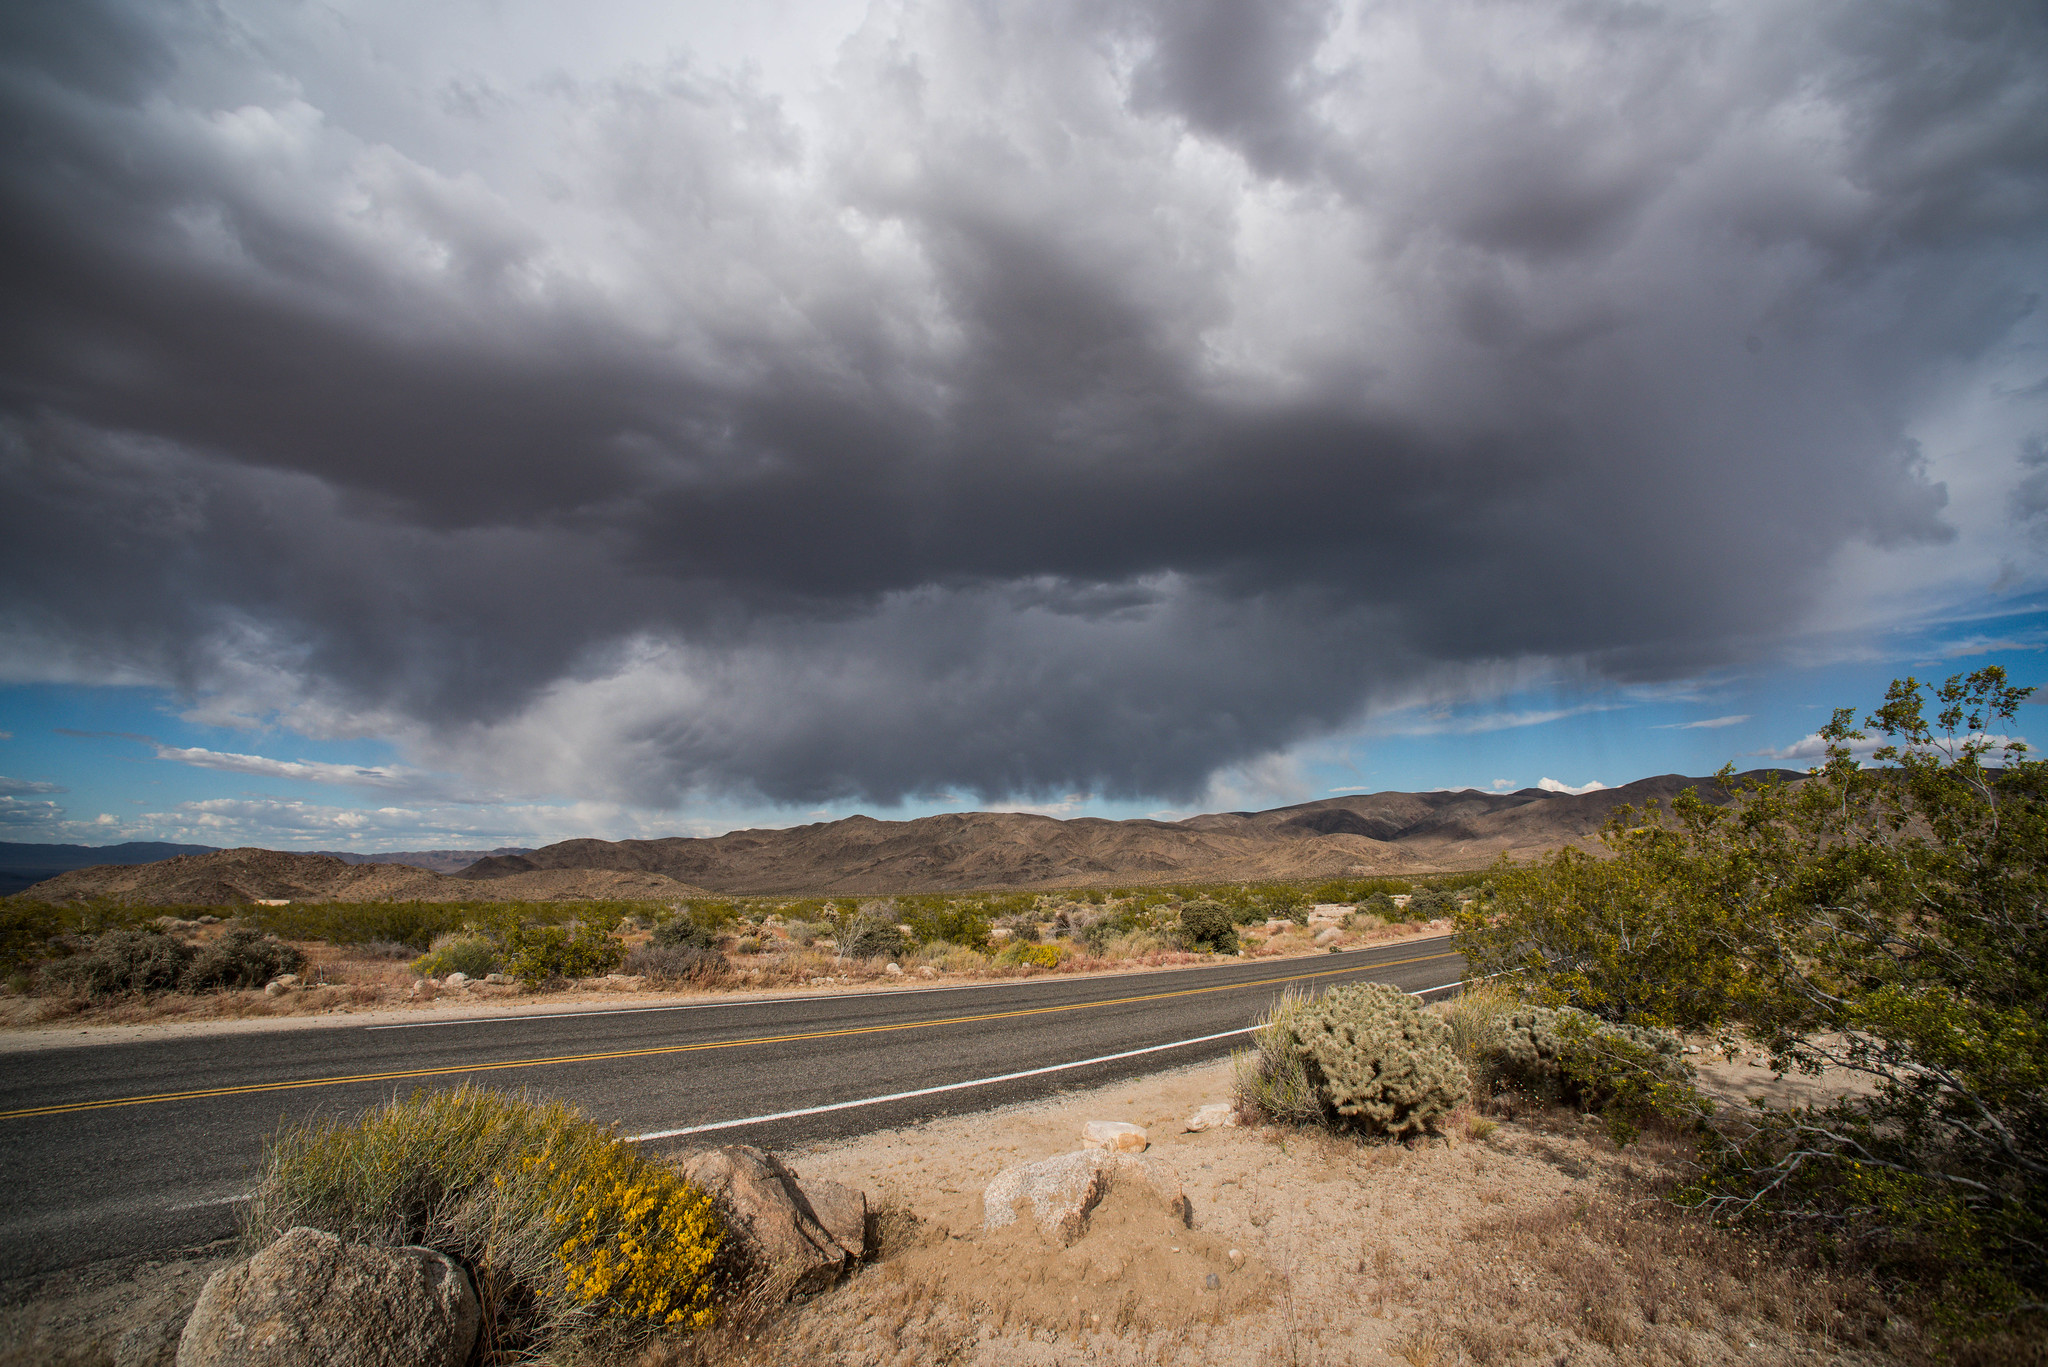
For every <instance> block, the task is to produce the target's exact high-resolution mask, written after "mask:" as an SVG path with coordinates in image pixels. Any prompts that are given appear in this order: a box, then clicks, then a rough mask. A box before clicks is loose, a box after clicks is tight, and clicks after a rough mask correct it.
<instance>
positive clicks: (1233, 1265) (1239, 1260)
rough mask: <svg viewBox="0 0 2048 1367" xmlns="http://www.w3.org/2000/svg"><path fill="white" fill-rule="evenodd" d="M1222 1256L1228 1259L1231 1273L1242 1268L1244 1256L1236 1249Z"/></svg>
mask: <svg viewBox="0 0 2048 1367" xmlns="http://www.w3.org/2000/svg"><path fill="white" fill-rule="evenodd" d="M1223 1256H1224V1257H1226V1258H1228V1259H1230V1270H1231V1271H1232V1272H1235V1271H1237V1269H1239V1268H1240V1267H1243V1266H1244V1254H1243V1253H1242V1252H1240V1251H1239V1250H1237V1249H1234V1248H1233V1249H1231V1250H1230V1252H1228V1253H1226V1254H1224V1255H1223Z"/></svg>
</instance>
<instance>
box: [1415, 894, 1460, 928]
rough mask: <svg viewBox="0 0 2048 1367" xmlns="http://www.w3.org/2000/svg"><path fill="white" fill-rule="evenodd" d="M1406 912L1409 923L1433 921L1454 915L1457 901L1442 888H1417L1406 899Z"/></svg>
mask: <svg viewBox="0 0 2048 1367" xmlns="http://www.w3.org/2000/svg"><path fill="white" fill-rule="evenodd" d="M1406 910H1407V912H1408V919H1409V920H1411V921H1434V920H1438V919H1439V918H1441V917H1445V916H1451V915H1455V914H1456V912H1457V910H1458V899H1457V898H1456V897H1455V896H1453V895H1452V894H1450V893H1448V892H1445V891H1444V890H1443V889H1442V888H1417V889H1416V890H1415V892H1414V893H1413V895H1411V896H1410V897H1409V898H1408V906H1407V908H1406Z"/></svg>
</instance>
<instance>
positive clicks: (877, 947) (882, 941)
mask: <svg viewBox="0 0 2048 1367" xmlns="http://www.w3.org/2000/svg"><path fill="white" fill-rule="evenodd" d="M903 950H904V944H903V932H902V931H900V930H898V929H897V928H896V923H895V922H894V921H891V920H890V919H889V918H888V917H887V916H886V915H882V914H878V913H874V912H868V913H865V914H863V915H861V916H857V917H855V918H854V921H853V924H852V925H851V926H850V927H848V928H847V931H846V934H845V935H844V936H843V937H842V938H841V939H840V941H839V954H840V957H842V958H847V959H894V958H899V957H901V955H902V953H903Z"/></svg>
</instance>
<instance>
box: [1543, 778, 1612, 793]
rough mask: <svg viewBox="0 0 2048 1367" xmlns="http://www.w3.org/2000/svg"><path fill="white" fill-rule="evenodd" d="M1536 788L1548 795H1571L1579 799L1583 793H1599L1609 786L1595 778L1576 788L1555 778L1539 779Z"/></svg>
mask: <svg viewBox="0 0 2048 1367" xmlns="http://www.w3.org/2000/svg"><path fill="white" fill-rule="evenodd" d="M1536 786H1537V787H1538V788H1541V789H1542V790H1543V791H1544V792H1546V793H1570V794H1571V795H1572V796H1573V797H1577V796H1579V795H1580V794H1581V793H1597V792H1599V791H1600V790H1602V789H1603V788H1605V787H1606V786H1607V785H1606V784H1604V783H1602V782H1601V781H1600V780H1599V779H1597V778H1595V779H1588V780H1586V781H1585V782H1584V783H1581V784H1580V785H1579V786H1578V787H1576V788H1574V787H1573V786H1572V785H1571V784H1569V783H1559V782H1558V781H1557V780H1556V779H1554V778H1539V779H1537V780H1536Z"/></svg>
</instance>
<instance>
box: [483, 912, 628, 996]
mask: <svg viewBox="0 0 2048 1367" xmlns="http://www.w3.org/2000/svg"><path fill="white" fill-rule="evenodd" d="M505 951H506V955H507V958H508V960H509V963H508V968H509V971H510V972H511V974H512V976H513V977H515V978H517V979H519V981H520V982H522V983H524V984H525V985H526V986H528V987H530V988H531V987H539V986H540V985H541V984H542V983H544V982H546V981H547V980H548V979H550V978H594V977H598V976H600V975H602V974H605V973H610V972H612V971H613V970H614V969H616V968H617V967H618V966H619V964H620V963H621V962H623V961H624V959H625V957H626V946H625V944H624V942H622V941H620V940H619V939H617V938H616V937H614V936H611V935H608V934H606V933H605V932H604V931H602V930H599V929H598V928H597V927H596V926H593V925H578V926H515V927H514V928H513V929H512V931H511V933H510V934H509V935H507V936H506V937H505Z"/></svg>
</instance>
